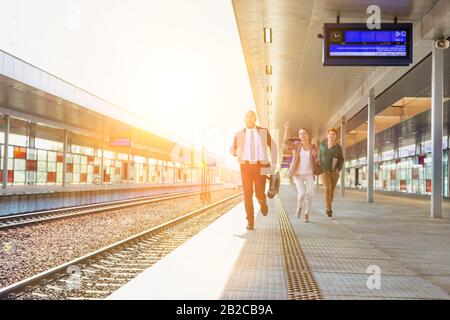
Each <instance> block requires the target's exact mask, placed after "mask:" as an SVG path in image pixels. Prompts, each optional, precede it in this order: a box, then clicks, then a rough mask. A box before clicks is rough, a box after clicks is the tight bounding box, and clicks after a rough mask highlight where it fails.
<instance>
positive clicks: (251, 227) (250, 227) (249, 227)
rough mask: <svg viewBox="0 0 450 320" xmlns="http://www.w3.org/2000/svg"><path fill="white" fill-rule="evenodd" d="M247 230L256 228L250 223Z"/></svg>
mask: <svg viewBox="0 0 450 320" xmlns="http://www.w3.org/2000/svg"><path fill="white" fill-rule="evenodd" d="M247 230H255V228H253V225H251V224H248V225H247Z"/></svg>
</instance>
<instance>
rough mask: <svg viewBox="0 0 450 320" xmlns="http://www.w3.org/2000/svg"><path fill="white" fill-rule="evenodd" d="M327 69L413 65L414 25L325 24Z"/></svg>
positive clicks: (324, 63) (324, 57) (325, 64)
mask: <svg viewBox="0 0 450 320" xmlns="http://www.w3.org/2000/svg"><path fill="white" fill-rule="evenodd" d="M323 29H324V35H323V36H324V39H323V53H322V55H323V56H322V62H323V65H324V66H407V65H409V64H411V63H412V46H413V38H412V23H382V24H381V29H373V30H370V29H368V28H367V25H366V24H365V23H325V24H324V27H323Z"/></svg>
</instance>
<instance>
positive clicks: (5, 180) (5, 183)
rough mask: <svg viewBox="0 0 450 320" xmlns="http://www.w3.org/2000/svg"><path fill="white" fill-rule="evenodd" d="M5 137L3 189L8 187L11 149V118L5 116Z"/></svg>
mask: <svg viewBox="0 0 450 320" xmlns="http://www.w3.org/2000/svg"><path fill="white" fill-rule="evenodd" d="M4 119H5V135H4V141H3V142H4V143H3V172H2V173H3V174H2V188H3V189H6V187H7V186H8V149H9V131H10V126H11V121H10V118H9V116H5V117H4Z"/></svg>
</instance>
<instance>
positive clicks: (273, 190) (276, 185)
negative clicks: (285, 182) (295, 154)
mask: <svg viewBox="0 0 450 320" xmlns="http://www.w3.org/2000/svg"><path fill="white" fill-rule="evenodd" d="M268 179H269V191H267V197H268V198H269V199H273V197H275V196H276V195H277V194H278V191H280V173H279V172H277V173H275V174H271V175H270V176H269V177H268Z"/></svg>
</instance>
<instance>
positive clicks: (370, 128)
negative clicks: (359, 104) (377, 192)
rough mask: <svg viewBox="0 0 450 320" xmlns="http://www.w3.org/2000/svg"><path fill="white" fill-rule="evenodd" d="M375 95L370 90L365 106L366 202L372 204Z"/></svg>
mask: <svg viewBox="0 0 450 320" xmlns="http://www.w3.org/2000/svg"><path fill="white" fill-rule="evenodd" d="M374 126H375V95H374V92H373V90H370V94H369V98H368V106H367V202H369V203H371V202H373V149H374V146H375V128H374Z"/></svg>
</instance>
